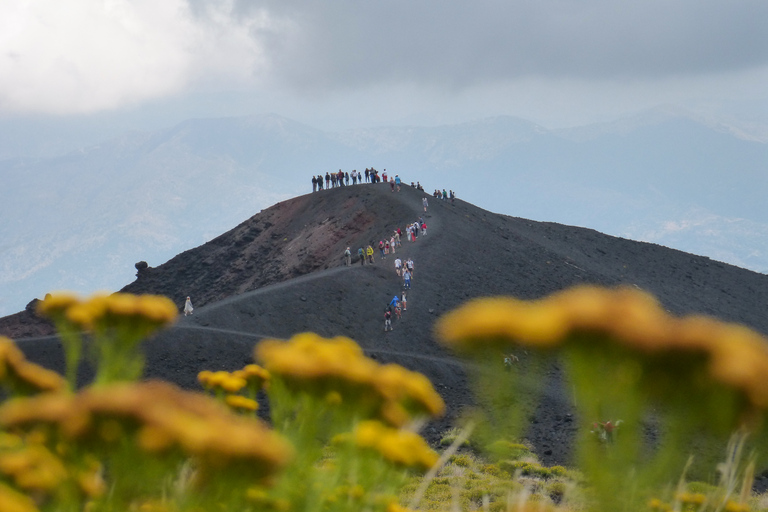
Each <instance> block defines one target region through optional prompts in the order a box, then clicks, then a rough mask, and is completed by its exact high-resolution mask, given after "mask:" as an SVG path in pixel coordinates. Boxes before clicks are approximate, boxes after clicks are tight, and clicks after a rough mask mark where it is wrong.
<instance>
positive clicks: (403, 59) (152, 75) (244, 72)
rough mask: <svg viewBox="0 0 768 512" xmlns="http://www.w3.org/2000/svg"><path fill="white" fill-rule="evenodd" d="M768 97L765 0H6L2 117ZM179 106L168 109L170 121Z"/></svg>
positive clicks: (586, 110) (570, 107)
mask: <svg viewBox="0 0 768 512" xmlns="http://www.w3.org/2000/svg"><path fill="white" fill-rule="evenodd" d="M659 104H675V105H681V106H686V107H689V108H694V109H697V110H701V111H711V112H715V111H721V112H731V111H733V112H736V111H739V112H741V113H742V114H744V113H746V114H754V113H762V114H766V110H767V109H768V1H766V0H751V1H750V0H722V1H715V0H679V1H676V0H642V1H640V2H624V1H616V0H579V1H576V0H572V1H568V0H560V1H558V0H476V1H474V2H446V1H445V0H407V1H405V0H387V1H372V2H371V1H368V2H364V1H359V0H355V1H352V0H326V1H316V0H264V1H259V0H162V1H157V0H67V1H62V0H34V1H32V0H3V1H2V2H0V117H5V118H6V119H7V118H9V117H23V116H27V115H31V114H34V115H37V116H40V115H41V114H42V115H44V116H47V115H54V116H59V118H61V116H80V117H83V116H88V115H103V114H105V113H107V114H109V113H113V114H114V113H118V114H120V113H122V114H126V115H128V114H131V115H133V118H132V119H133V120H134V122H136V123H138V124H140V123H141V122H142V119H143V118H142V116H147V119H149V116H150V114H152V115H155V116H158V115H159V116H161V117H162V116H165V118H167V119H168V120H169V121H174V118H178V120H181V119H184V118H187V117H196V116H197V117H199V116H217V115H241V114H250V113H261V112H275V113H278V114H282V115H285V116H287V117H292V118H294V119H297V120H299V121H303V122H307V123H311V124H314V125H318V126H319V127H326V128H331V127H340V126H360V125H367V124H382V123H401V122H408V123H414V124H418V123H422V124H431V123H435V122H443V121H449V122H450V121H460V120H465V119H472V118H477V117H485V116H492V115H501V114H508V115H517V116H520V117H524V118H527V119H531V120H533V121H536V122H539V123H541V124H543V125H545V126H548V127H558V126H568V125H575V124H582V123H587V122H592V121H596V120H601V119H607V118H611V117H613V116H619V115H622V114H625V113H632V112H635V111H638V110H641V109H644V108H648V107H653V106H655V105H659ZM165 118H164V119H165Z"/></svg>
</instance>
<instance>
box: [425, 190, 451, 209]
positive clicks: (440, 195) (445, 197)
mask: <svg viewBox="0 0 768 512" xmlns="http://www.w3.org/2000/svg"><path fill="white" fill-rule="evenodd" d="M432 197H434V198H435V199H442V200H443V201H447V200H448V199H450V200H451V203H453V200H454V199H456V194H455V193H454V191H453V190H451V191H449V192H446V191H445V189H443V191H442V192H440V190H439V189H435V191H434V192H432ZM424 211H426V210H424Z"/></svg>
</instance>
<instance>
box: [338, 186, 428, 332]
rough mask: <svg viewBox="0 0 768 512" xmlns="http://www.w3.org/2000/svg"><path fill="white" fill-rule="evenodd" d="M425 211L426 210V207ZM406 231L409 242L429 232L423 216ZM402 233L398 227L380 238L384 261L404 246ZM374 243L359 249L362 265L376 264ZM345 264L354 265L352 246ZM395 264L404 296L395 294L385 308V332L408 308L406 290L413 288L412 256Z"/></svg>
mask: <svg viewBox="0 0 768 512" xmlns="http://www.w3.org/2000/svg"><path fill="white" fill-rule="evenodd" d="M424 203H425V204H426V198H424ZM424 211H426V207H425V209H424ZM404 231H405V234H406V237H407V240H408V241H409V242H415V241H416V240H417V239H418V237H419V235H420V234H421V235H422V236H423V235H426V234H427V224H426V222H425V221H424V218H423V217H419V220H418V221H415V222H413V223H411V224H408V225H407V226H406V227H405V230H404ZM402 235H403V230H402V229H401V228H397V229H396V230H394V231H393V232H392V235H391V236H389V237H388V238H386V239H385V240H379V254H380V256H381V259H382V261H384V260H386V259H387V256H388V255H390V254H392V255H396V254H397V248H399V247H402V243H401V242H400V239H401V237H402ZM374 245H375V244H374V242H370V243H369V244H368V246H367V247H366V248H365V249H364V248H363V247H360V248H358V249H357V259H358V260H359V261H360V265H365V263H366V261H367V262H368V265H373V264H375V262H376V261H375V257H374V255H375V254H376V250H375V249H374ZM344 264H345V265H346V266H351V265H352V250H351V248H350V247H347V248H346V250H345V251H344ZM394 265H395V273H396V274H397V276H398V277H399V278H401V280H402V287H403V291H402V296H401V297H398V296H397V295H395V296H394V298H393V299H392V300H391V301H390V302H389V304H388V305H387V307H386V309H385V310H384V331H385V332H386V331H391V330H393V328H392V317H393V315H394V316H396V317H397V318H398V319H399V318H400V317H401V314H402V311H405V310H406V309H407V298H406V290H410V289H411V282H412V281H413V269H414V263H413V260H412V259H411V258H407V259H406V260H405V261H403V260H402V259H400V257H399V256H396V257H395V260H394Z"/></svg>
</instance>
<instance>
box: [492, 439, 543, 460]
mask: <svg viewBox="0 0 768 512" xmlns="http://www.w3.org/2000/svg"><path fill="white" fill-rule="evenodd" d="M485 449H486V451H487V452H488V456H489V457H490V458H491V460H494V461H500V460H509V459H512V460H515V459H520V458H522V457H533V456H534V455H533V453H531V450H530V448H528V447H527V446H526V445H524V444H521V443H513V442H510V441H507V440H504V439H499V440H497V441H494V442H493V443H491V444H489V445H488V446H486V448H485Z"/></svg>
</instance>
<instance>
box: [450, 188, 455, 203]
mask: <svg viewBox="0 0 768 512" xmlns="http://www.w3.org/2000/svg"><path fill="white" fill-rule="evenodd" d="M450 196H451V204H453V200H454V199H456V193H455V192H454V191H453V190H451V192H450Z"/></svg>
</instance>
